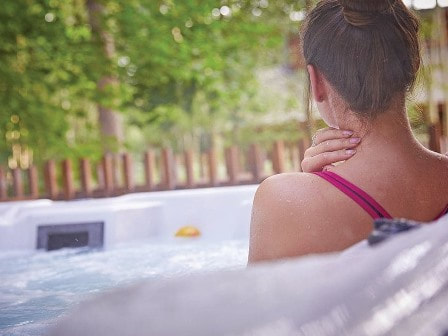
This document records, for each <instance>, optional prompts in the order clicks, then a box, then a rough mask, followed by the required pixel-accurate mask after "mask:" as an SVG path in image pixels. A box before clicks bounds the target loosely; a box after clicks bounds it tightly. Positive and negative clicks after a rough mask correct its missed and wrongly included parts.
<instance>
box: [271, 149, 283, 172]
mask: <svg viewBox="0 0 448 336" xmlns="http://www.w3.org/2000/svg"><path fill="white" fill-rule="evenodd" d="M284 159H285V145H284V143H283V141H276V142H275V143H274V148H273V150H272V168H273V170H274V173H275V174H280V173H284V172H285V161H284Z"/></svg>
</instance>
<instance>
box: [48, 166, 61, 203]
mask: <svg viewBox="0 0 448 336" xmlns="http://www.w3.org/2000/svg"><path fill="white" fill-rule="evenodd" d="M45 186H46V189H47V195H48V197H49V198H50V199H52V200H54V199H57V197H58V192H59V190H58V184H57V181H56V164H55V163H54V161H53V160H48V161H47V162H46V163H45Z"/></svg>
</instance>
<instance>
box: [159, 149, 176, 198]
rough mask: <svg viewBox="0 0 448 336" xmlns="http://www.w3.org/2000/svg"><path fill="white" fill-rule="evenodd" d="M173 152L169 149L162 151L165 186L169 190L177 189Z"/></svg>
mask: <svg viewBox="0 0 448 336" xmlns="http://www.w3.org/2000/svg"><path fill="white" fill-rule="evenodd" d="M173 161H174V160H173V152H172V150H171V149H169V148H163V149H162V164H163V173H164V185H165V188H166V189H168V190H172V189H174V188H175V187H176V182H175V174H174V172H175V169H174V166H173Z"/></svg>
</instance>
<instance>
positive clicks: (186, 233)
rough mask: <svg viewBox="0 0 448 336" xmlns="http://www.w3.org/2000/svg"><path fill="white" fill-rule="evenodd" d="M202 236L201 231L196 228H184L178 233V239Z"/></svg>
mask: <svg viewBox="0 0 448 336" xmlns="http://www.w3.org/2000/svg"><path fill="white" fill-rule="evenodd" d="M200 235H201V231H199V229H198V228H196V227H194V226H183V227H181V228H180V229H179V230H177V232H176V237H185V238H188V237H199V236H200Z"/></svg>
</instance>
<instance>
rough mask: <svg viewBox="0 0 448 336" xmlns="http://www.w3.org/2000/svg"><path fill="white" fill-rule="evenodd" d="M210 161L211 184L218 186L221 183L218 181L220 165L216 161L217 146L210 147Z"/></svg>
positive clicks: (209, 174)
mask: <svg viewBox="0 0 448 336" xmlns="http://www.w3.org/2000/svg"><path fill="white" fill-rule="evenodd" d="M207 161H208V179H209V184H210V186H212V187H216V186H217V185H218V184H219V181H218V165H217V162H216V150H215V148H213V147H212V148H210V149H209V150H208V152H207Z"/></svg>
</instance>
